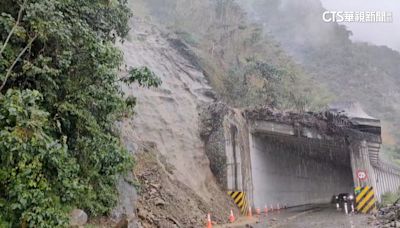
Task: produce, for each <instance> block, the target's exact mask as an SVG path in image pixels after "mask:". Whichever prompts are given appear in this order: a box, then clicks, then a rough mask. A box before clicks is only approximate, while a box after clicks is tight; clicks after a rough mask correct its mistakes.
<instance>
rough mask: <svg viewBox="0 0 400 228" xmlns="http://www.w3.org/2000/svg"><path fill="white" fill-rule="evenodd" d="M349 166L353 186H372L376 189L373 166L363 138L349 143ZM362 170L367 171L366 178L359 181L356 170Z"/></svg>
mask: <svg viewBox="0 0 400 228" xmlns="http://www.w3.org/2000/svg"><path fill="white" fill-rule="evenodd" d="M350 159H351V168H352V171H353V179H354V185H355V186H366V185H369V186H372V187H373V188H374V189H376V179H375V173H374V170H373V167H372V165H371V162H370V159H369V152H368V145H367V142H366V141H365V140H362V141H354V142H352V143H351V145H350ZM359 170H363V171H366V173H367V179H366V180H364V181H361V180H359V179H358V177H357V171H359Z"/></svg>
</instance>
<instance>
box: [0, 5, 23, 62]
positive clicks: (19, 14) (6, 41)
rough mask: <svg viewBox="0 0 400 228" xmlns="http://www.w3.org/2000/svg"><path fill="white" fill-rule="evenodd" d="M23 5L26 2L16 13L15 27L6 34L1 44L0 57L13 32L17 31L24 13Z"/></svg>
mask: <svg viewBox="0 0 400 228" xmlns="http://www.w3.org/2000/svg"><path fill="white" fill-rule="evenodd" d="M25 3H26V0H25V1H24V3H23V4H22V6H21V8H20V9H19V11H18V17H17V21H16V22H15V25H14V26H13V27H12V29H11V31H10V33H8V36H7V38H6V40H5V42H4V44H3V47H1V50H0V56H1V54H2V53H3V51H4V49H6V46H7V44H8V42H9V41H10V39H11V36H12V35H13V34H14V32H15V30H16V29H17V27H18V25H19V22H20V21H21V17H22V12H23V11H24V8H25Z"/></svg>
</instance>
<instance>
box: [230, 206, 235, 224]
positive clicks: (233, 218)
mask: <svg viewBox="0 0 400 228" xmlns="http://www.w3.org/2000/svg"><path fill="white" fill-rule="evenodd" d="M229 222H231V223H234V222H235V216H234V215H233V211H232V209H231V215H229Z"/></svg>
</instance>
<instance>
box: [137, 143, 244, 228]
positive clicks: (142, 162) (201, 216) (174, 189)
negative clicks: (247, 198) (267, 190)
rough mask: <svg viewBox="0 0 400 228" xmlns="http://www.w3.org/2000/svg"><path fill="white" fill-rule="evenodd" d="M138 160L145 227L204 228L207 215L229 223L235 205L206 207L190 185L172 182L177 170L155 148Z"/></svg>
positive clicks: (140, 214)
mask: <svg viewBox="0 0 400 228" xmlns="http://www.w3.org/2000/svg"><path fill="white" fill-rule="evenodd" d="M136 159H137V160H136V163H137V165H136V166H135V169H134V175H135V177H136V178H137V181H138V186H139V199H138V203H137V208H138V209H137V215H138V218H139V221H140V223H141V225H142V227H144V228H147V227H185V228H186V227H202V226H204V225H205V224H206V216H207V213H211V215H212V219H213V221H215V222H216V223H219V224H221V223H226V222H227V221H228V218H229V211H228V210H227V208H232V207H234V205H232V204H226V205H223V204H210V203H207V202H206V201H205V200H203V199H202V198H200V197H199V196H198V195H197V194H196V193H195V192H194V191H193V190H192V189H190V188H189V187H188V186H187V185H185V184H184V183H182V182H180V181H178V180H176V179H172V178H170V175H171V173H172V172H173V169H174V168H173V166H171V165H170V164H168V163H167V162H166V160H165V158H164V157H163V156H162V155H160V154H159V153H158V152H157V151H156V149H155V148H150V149H145V150H144V151H143V152H140V153H138V154H137V158H136ZM194 178H195V177H194ZM215 197H217V196H215ZM216 200H218V199H210V200H209V202H213V201H216ZM236 213H237V212H236Z"/></svg>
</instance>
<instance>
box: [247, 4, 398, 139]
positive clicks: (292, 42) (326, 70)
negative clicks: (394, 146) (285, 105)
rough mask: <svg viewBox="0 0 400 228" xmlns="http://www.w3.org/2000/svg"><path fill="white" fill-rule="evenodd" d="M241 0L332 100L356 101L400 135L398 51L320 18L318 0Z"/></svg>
mask: <svg viewBox="0 0 400 228" xmlns="http://www.w3.org/2000/svg"><path fill="white" fill-rule="evenodd" d="M240 2H241V3H242V4H243V6H244V7H246V8H247V11H248V12H249V13H250V14H251V15H253V18H255V19H256V21H258V22H260V23H263V25H264V29H265V31H266V32H268V33H269V34H271V35H272V36H274V37H275V38H276V39H277V40H278V41H279V42H280V43H281V44H282V48H284V49H285V51H287V52H288V53H290V54H291V55H292V56H293V57H294V59H295V60H296V62H298V63H300V64H301V65H302V66H304V69H305V71H306V72H307V73H308V74H309V75H311V76H312V77H313V79H314V80H316V81H319V82H321V83H323V84H324V85H326V87H327V88H329V89H330V90H331V91H332V92H333V93H334V94H335V100H337V101H349V100H351V101H359V102H360V103H361V104H362V105H363V107H364V108H365V109H366V111H367V113H369V114H371V115H372V116H374V117H376V118H379V119H381V120H382V121H384V122H385V123H387V124H386V125H387V126H386V127H390V130H391V133H392V134H393V135H395V137H396V139H397V142H399V141H400V134H399V132H398V131H397V129H398V128H399V127H400V119H399V118H398V116H399V114H400V105H399V103H398V100H399V98H400V93H399V90H398V87H399V85H400V77H399V72H400V65H399V62H400V53H398V52H396V51H394V50H391V49H390V48H388V47H385V46H376V45H372V44H367V43H361V42H353V41H352V40H351V35H352V33H351V31H349V30H347V28H346V27H345V26H343V25H338V24H336V23H325V22H323V20H322V19H321V18H322V16H321V15H322V13H323V12H324V10H325V9H324V8H323V7H322V5H321V2H320V1H319V0H307V2H306V3H304V2H302V1H301V2H300V1H296V0H278V1H277V0H249V1H244V0H243V1H240Z"/></svg>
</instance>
